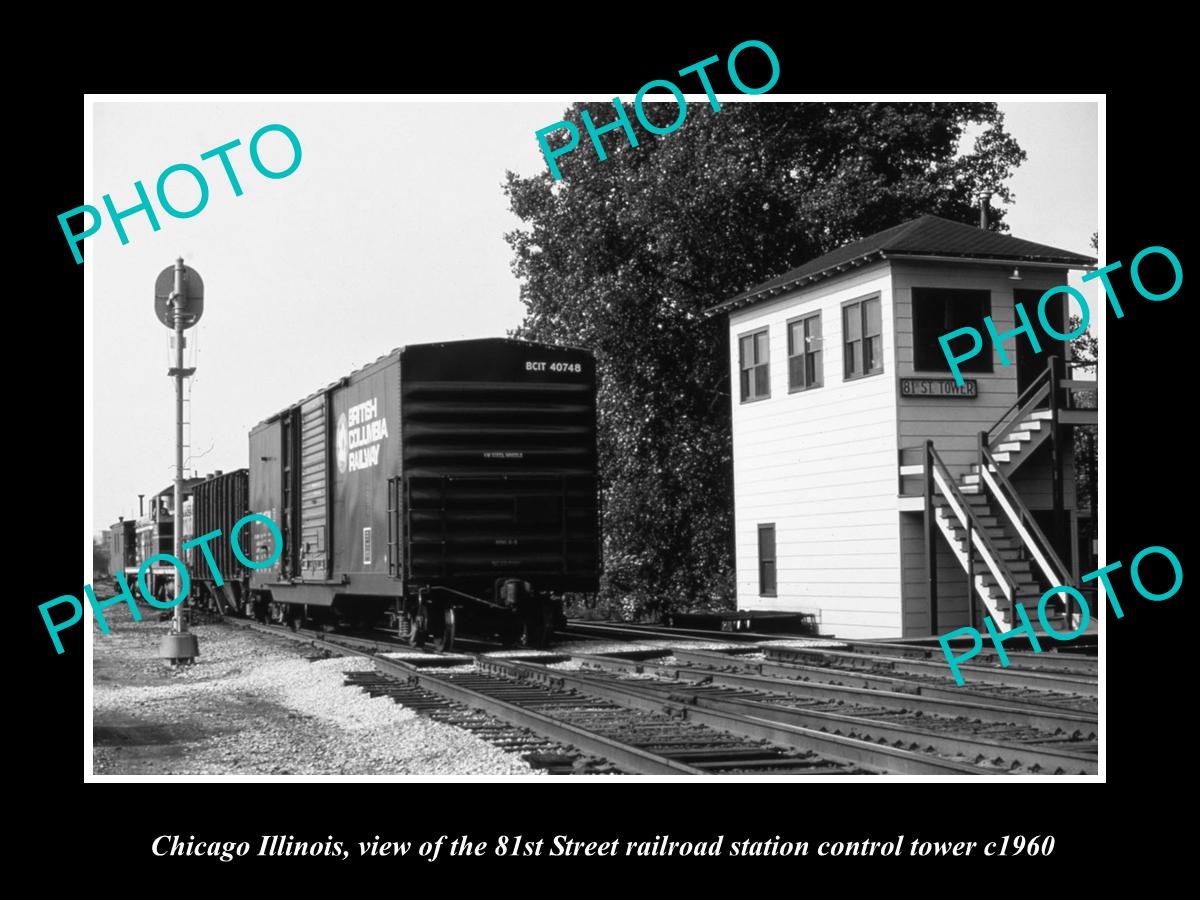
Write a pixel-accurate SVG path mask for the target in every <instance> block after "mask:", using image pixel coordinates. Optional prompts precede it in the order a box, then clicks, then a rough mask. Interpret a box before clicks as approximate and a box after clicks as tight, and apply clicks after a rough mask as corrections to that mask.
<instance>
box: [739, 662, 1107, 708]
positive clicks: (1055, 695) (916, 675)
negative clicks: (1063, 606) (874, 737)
mask: <svg viewBox="0 0 1200 900" xmlns="http://www.w3.org/2000/svg"><path fill="white" fill-rule="evenodd" d="M758 649H759V650H761V652H762V654H763V657H764V660H765V664H770V670H771V674H775V675H784V676H786V675H788V674H799V673H801V672H803V673H806V674H807V675H808V676H809V677H812V678H828V677H830V676H832V677H834V678H841V679H845V678H847V677H851V676H852V675H861V677H862V678H863V679H864V681H866V682H869V683H870V684H871V686H874V687H885V688H891V689H892V690H899V691H904V692H908V693H920V694H922V695H924V696H930V697H941V698H944V699H959V698H969V699H975V700H981V701H990V702H994V703H1000V704H1003V705H1006V706H1023V707H1027V708H1030V709H1042V710H1059V711H1072V712H1078V713H1082V714H1085V715H1093V716H1094V715H1095V714H1096V707H1097V700H1098V696H1097V693H1098V690H1097V682H1096V680H1095V679H1088V678H1086V677H1081V676H1077V675H1063V674H1057V675H1051V674H1049V673H1045V672H1040V673H1037V672H1022V671H1012V670H1009V669H982V671H983V672H985V673H986V676H985V677H983V678H979V677H977V678H976V679H975V680H974V681H971V680H967V681H966V683H965V684H964V685H963V686H962V687H959V686H958V685H956V684H955V683H954V680H953V679H952V678H951V677H950V676H949V670H948V669H947V668H946V667H945V666H943V665H940V664H938V663H935V662H932V661H925V660H905V659H899V658H893V657H880V656H874V655H862V654H858V653H841V652H838V651H828V650H823V649H819V650H815V651H814V650H813V649H812V648H808V647H805V648H794V647H771V646H769V645H768V646H763V647H760V648H758ZM963 677H964V679H966V678H968V677H969V676H968V673H967V670H966V668H964V670H963Z"/></svg>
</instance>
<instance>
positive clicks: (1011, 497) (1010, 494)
mask: <svg viewBox="0 0 1200 900" xmlns="http://www.w3.org/2000/svg"><path fill="white" fill-rule="evenodd" d="M986 434H987V433H986V432H983V431H981V432H980V433H979V478H980V482H981V483H986V484H987V486H988V488H990V489H991V491H992V494H993V495H995V497H996V499H997V500H998V501H999V503H1000V508H1001V509H1003V510H1004V512H1005V514H1006V515H1007V516H1008V519H1009V521H1010V522H1012V524H1013V528H1015V529H1016V531H1017V536H1018V537H1019V538H1020V539H1021V542H1022V543H1023V544H1025V546H1026V547H1028V548H1029V550H1030V552H1031V553H1032V555H1033V558H1034V560H1035V561H1036V562H1037V564H1038V565H1039V566H1040V567H1041V569H1042V572H1043V573H1044V574H1045V576H1046V580H1047V581H1048V582H1049V583H1050V586H1051V587H1054V586H1056V585H1069V584H1070V583H1071V581H1072V580H1073V579H1072V578H1071V575H1070V572H1069V570H1068V569H1067V567H1066V565H1065V564H1064V563H1063V561H1062V559H1060V558H1059V555H1058V553H1056V552H1055V550H1054V546H1053V545H1052V544H1051V543H1050V541H1049V540H1047V539H1046V535H1045V534H1044V533H1043V532H1042V529H1041V528H1039V527H1038V524H1037V521H1036V520H1035V519H1034V518H1033V513H1031V512H1030V511H1029V508H1028V507H1027V506H1026V505H1025V503H1024V502H1023V501H1022V500H1021V495H1020V494H1018V493H1017V491H1016V488H1014V487H1013V485H1012V482H1011V481H1009V480H1008V479H1007V478H1006V477H1005V475H1004V473H1003V472H1002V471H1000V464H999V463H997V462H996V460H995V458H994V457H993V456H992V454H991V453H990V452H988V448H987V444H986Z"/></svg>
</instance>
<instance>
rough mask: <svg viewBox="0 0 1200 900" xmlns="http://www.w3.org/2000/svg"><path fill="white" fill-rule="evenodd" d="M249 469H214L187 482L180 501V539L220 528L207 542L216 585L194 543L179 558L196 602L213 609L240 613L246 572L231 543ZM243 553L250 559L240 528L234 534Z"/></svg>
mask: <svg viewBox="0 0 1200 900" xmlns="http://www.w3.org/2000/svg"><path fill="white" fill-rule="evenodd" d="M249 474H250V473H249V470H248V469H236V470H234V471H232V472H220V471H217V472H215V473H213V474H212V475H209V476H207V477H206V478H205V479H204V480H203V481H200V482H197V483H196V484H195V485H193V486H192V495H191V497H190V498H189V499H188V500H185V501H184V504H183V536H184V541H185V542H186V541H187V540H188V539H190V538H193V537H196V536H198V535H205V534H211V533H212V532H214V531H219V532H220V537H218V538H215V539H213V540H210V541H208V542H207V546H208V549H209V553H210V554H211V556H212V559H213V562H214V563H215V564H216V571H217V572H218V573H219V574H220V581H221V584H217V578H216V577H215V576H214V575H213V569H212V566H210V565H209V562H208V560H207V559H206V558H205V555H204V552H203V551H202V550H201V548H200V547H199V546H196V547H192V548H191V549H189V550H185V551H184V554H183V561H184V562H185V563H186V564H187V567H188V573H189V574H190V575H191V577H192V590H193V591H195V600H194V601H192V602H195V603H197V604H199V605H201V606H208V607H210V608H212V609H214V610H216V611H218V612H222V613H225V612H235V611H236V612H243V611H245V608H246V606H245V605H246V602H247V600H248V596H247V594H246V585H247V579H248V576H249V570H248V569H247V568H246V567H245V566H244V565H242V563H241V562H239V561H238V558H237V556H236V555H235V554H234V552H233V544H231V543H230V535H232V533H233V526H234V525H235V524H237V521H238V519H240V518H242V517H243V516H244V515H246V512H247V510H248V509H249ZM238 543H239V546H240V549H241V551H242V553H244V554H246V555H247V557H249V548H250V532H249V530H248V529H246V528H243V529H242V531H241V532H240V533H239V535H238Z"/></svg>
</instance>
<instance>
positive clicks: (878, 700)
mask: <svg viewBox="0 0 1200 900" xmlns="http://www.w3.org/2000/svg"><path fill="white" fill-rule="evenodd" d="M675 658H676V659H678V660H680V661H681V662H695V663H698V664H700V665H703V666H708V667H711V666H714V665H725V666H729V665H736V666H739V667H741V668H747V669H750V670H752V672H756V673H758V675H761V676H765V677H768V678H770V681H771V683H772V684H773V685H774V689H775V690H777V691H779V692H781V693H795V694H797V695H799V696H806V697H816V698H820V699H825V700H843V701H845V702H848V703H856V704H860V705H861V704H863V703H870V704H871V705H874V706H882V707H885V708H887V709H899V710H906V709H916V710H921V711H923V712H928V713H930V714H932V715H942V716H956V715H962V716H971V717H973V718H976V719H979V720H980V721H982V722H1007V723H1011V724H1015V725H1028V726H1029V727H1031V728H1038V729H1041V730H1044V731H1051V732H1053V731H1056V730H1059V729H1061V730H1063V731H1064V732H1065V733H1067V734H1072V733H1075V732H1082V733H1084V734H1089V733H1095V732H1096V729H1097V716H1096V714H1095V713H1083V712H1077V711H1071V710H1064V709H1061V708H1058V707H1050V708H1047V707H1042V706H1037V705H1034V704H1025V703H1018V704H1014V705H1006V701H1003V700H998V699H997V698H995V697H992V696H989V695H986V694H984V695H980V694H973V693H971V692H970V691H966V690H962V689H955V688H937V687H934V688H929V687H927V686H925V685H918V684H916V683H914V682H906V681H901V680H899V679H895V678H885V677H882V676H877V675H868V674H865V673H861V672H856V671H854V670H846V669H821V668H817V667H814V666H799V665H792V664H787V663H771V662H760V661H759V660H747V659H740V658H738V657H736V656H726V655H723V654H720V653H707V652H705V651H702V650H677V651H675ZM704 671H705V673H706V674H714V675H716V674H721V675H722V676H723V677H730V678H731V679H733V678H744V677H753V676H752V675H746V674H743V673H717V672H716V671H715V670H713V669H711V668H708V669H705V670H704ZM771 676H774V677H771ZM800 678H805V679H808V680H804V681H801V680H799V679H800ZM846 681H855V682H861V683H862V684H863V685H864V686H863V687H855V686H853V685H848V684H844V683H843V682H846ZM729 683H731V684H732V683H734V681H732V680H731V681H730V682H729ZM752 683H753V682H752Z"/></svg>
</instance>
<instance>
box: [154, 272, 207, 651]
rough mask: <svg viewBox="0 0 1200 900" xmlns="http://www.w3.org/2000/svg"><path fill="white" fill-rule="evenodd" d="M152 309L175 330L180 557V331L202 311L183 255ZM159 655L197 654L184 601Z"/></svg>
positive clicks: (161, 283) (198, 284) (163, 280)
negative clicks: (189, 629) (188, 625)
mask: <svg viewBox="0 0 1200 900" xmlns="http://www.w3.org/2000/svg"><path fill="white" fill-rule="evenodd" d="M154 310H155V314H156V315H157V316H158V320H159V321H160V322H162V323H163V324H164V325H166V326H167V327H168V328H170V329H172V330H173V331H174V332H175V366H174V367H173V368H171V369H168V370H167V375H169V376H170V377H172V378H174V379H175V510H174V532H175V539H174V552H175V558H176V559H177V560H179V561H180V564H182V560H183V380H184V379H185V378H190V377H191V376H192V375H193V374H195V372H196V370H195V369H194V368H191V369H185V368H184V366H183V347H184V336H183V332H184V329H186V328H191V327H192V326H193V325H195V324H196V322H198V321H199V320H200V314H201V313H203V312H204V282H202V281H201V280H200V274H199V273H198V272H197V271H196V270H195V269H193V268H190V267H189V266H185V265H184V264H183V257H179V258H178V259H176V260H175V265H174V266H168V267H167V268H165V269H163V271H162V272H160V273H159V276H158V279H157V280H156V281H155V283H154ZM182 593H183V573H182V572H180V571H179V570H178V569H177V570H176V573H175V596H176V597H178V596H179V595H180V594H182ZM158 655H159V656H160V657H162V658H163V659H165V660H167V661H168V662H170V663H171V665H181V664H188V663H191V662H192V660H194V659H195V658H196V657H197V656H199V655H200V642H199V641H198V640H197V639H196V635H194V634H189V633H188V630H187V620H186V619H185V618H184V615H183V604H182V603H180V604H178V605H177V606H176V607H175V617H174V619H173V620H172V623H171V633H170V634H167V635H165V636H164V637H163V639H162V643H161V644H160V645H159V648H158Z"/></svg>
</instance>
